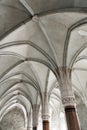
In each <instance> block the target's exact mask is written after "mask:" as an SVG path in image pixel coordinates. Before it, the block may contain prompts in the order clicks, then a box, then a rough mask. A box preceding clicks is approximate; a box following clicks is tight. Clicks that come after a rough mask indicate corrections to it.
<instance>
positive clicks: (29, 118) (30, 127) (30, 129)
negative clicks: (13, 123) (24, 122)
mask: <svg viewBox="0 0 87 130" xmlns="http://www.w3.org/2000/svg"><path fill="white" fill-rule="evenodd" d="M27 130H32V111H31V110H30V112H29V116H28V126H27Z"/></svg>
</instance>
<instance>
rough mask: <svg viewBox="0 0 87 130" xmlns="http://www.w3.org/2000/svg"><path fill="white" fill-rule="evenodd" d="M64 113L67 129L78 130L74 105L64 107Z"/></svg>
mask: <svg viewBox="0 0 87 130" xmlns="http://www.w3.org/2000/svg"><path fill="white" fill-rule="evenodd" d="M65 115H66V121H67V126H68V130H80V127H79V123H78V119H77V114H76V110H75V107H74V106H67V107H65Z"/></svg>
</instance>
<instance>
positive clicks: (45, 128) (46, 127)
mask: <svg viewBox="0 0 87 130" xmlns="http://www.w3.org/2000/svg"><path fill="white" fill-rule="evenodd" d="M43 130H49V121H48V120H44V121H43Z"/></svg>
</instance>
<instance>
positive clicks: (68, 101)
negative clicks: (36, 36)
mask: <svg viewBox="0 0 87 130" xmlns="http://www.w3.org/2000/svg"><path fill="white" fill-rule="evenodd" d="M62 103H63V105H64V107H67V106H76V101H75V97H74V96H66V97H63V98H62Z"/></svg>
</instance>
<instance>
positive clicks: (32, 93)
mask: <svg viewBox="0 0 87 130" xmlns="http://www.w3.org/2000/svg"><path fill="white" fill-rule="evenodd" d="M63 66H67V68H70V69H71V70H72V73H71V76H72V77H71V78H72V85H73V89H74V91H75V93H76V94H77V95H78V96H79V97H80V98H82V100H83V102H84V103H86V100H87V94H86V91H87V78H86V77H87V1H86V0H83V1H81V0H48V1H47V0H35V1H34V0H26V1H25V0H15V1H14V0H0V109H1V111H2V112H1V118H2V117H3V116H4V115H5V113H6V112H7V111H9V110H10V108H12V106H15V104H17V106H18V104H19V106H20V104H21V105H22V107H23V108H22V109H23V110H26V111H27V112H29V111H30V104H31V105H34V104H36V103H38V104H41V102H42V98H43V93H44V92H45V91H47V92H48V93H49V96H50V106H51V107H54V105H55V108H58V107H59V108H60V107H61V94H60V90H59V87H60V83H59V82H60V81H59V73H60V68H61V67H63ZM55 108H54V109H55Z"/></svg>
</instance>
